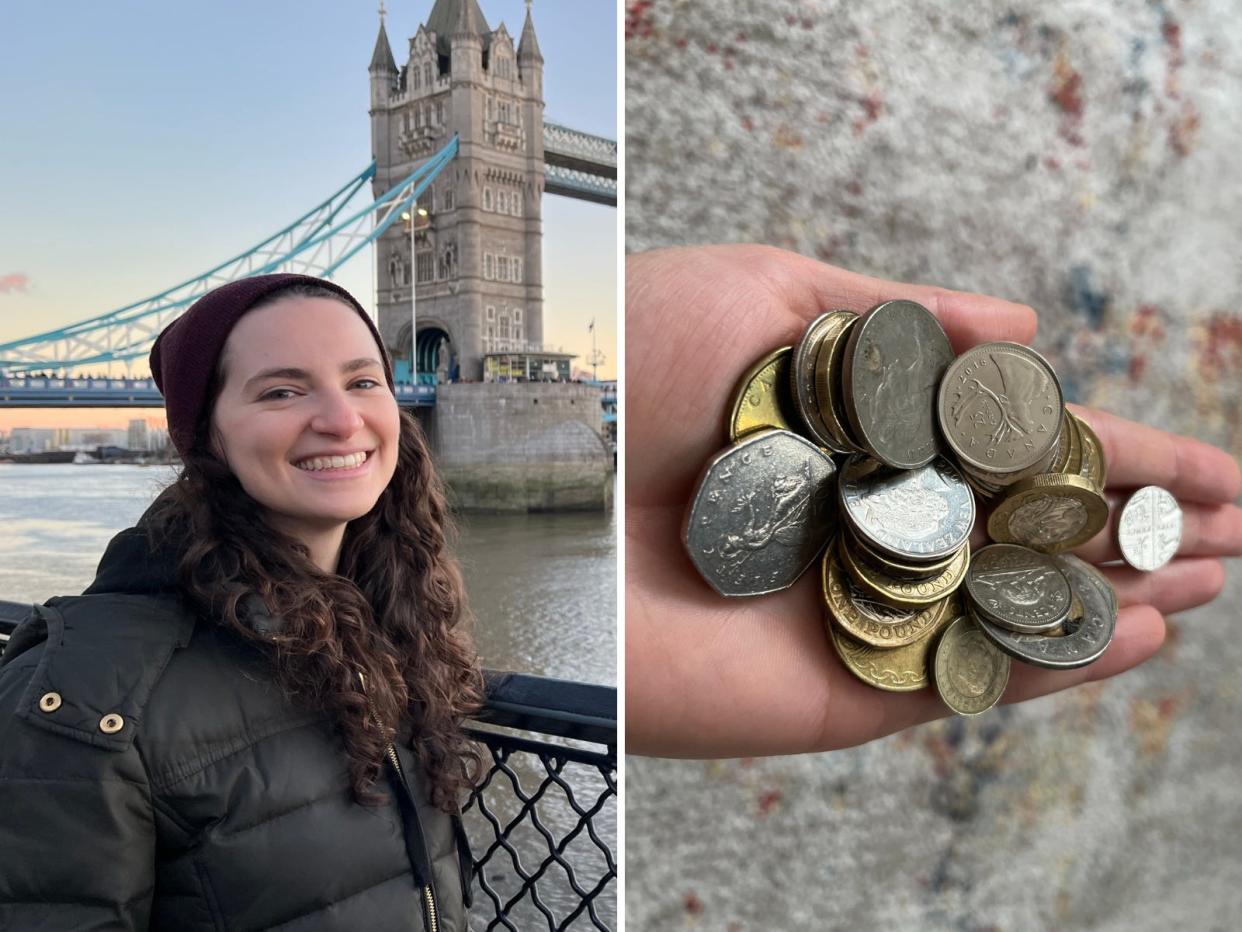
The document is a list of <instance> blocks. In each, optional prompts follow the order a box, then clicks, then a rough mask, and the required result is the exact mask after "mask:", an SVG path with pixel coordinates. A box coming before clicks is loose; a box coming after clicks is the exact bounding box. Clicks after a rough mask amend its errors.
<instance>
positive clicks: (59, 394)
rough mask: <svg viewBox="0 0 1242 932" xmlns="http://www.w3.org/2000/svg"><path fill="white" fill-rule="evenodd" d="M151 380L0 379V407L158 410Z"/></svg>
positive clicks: (407, 397)
mask: <svg viewBox="0 0 1242 932" xmlns="http://www.w3.org/2000/svg"><path fill="white" fill-rule="evenodd" d="M435 403H436V387H435V386H434V385H421V384H420V385H411V384H410V383H408V382H398V383H397V404H399V405H401V406H402V407H405V408H427V407H431V406H433V405H434V404H435ZM616 403H617V391H616V388H613V387H609V388H606V389H604V390H602V391H601V392H600V404H602V405H603V406H604V408H605V409H607V408H609V407H610V406H615V405H616ZM162 407H164V396H163V395H161V394H160V390H159V389H158V388H156V387H155V380H154V379H97V378H89V379H79V378H51V377H38V378H32V377H29V376H27V377H23V378H4V377H0V408H162Z"/></svg>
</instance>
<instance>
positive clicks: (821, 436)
mask: <svg viewBox="0 0 1242 932" xmlns="http://www.w3.org/2000/svg"><path fill="white" fill-rule="evenodd" d="M857 316H858V315H856V314H855V313H854V312H853V311H828V312H827V313H826V314H820V315H819V316H818V317H816V318H815V319H814V320H813V321H811V323H810V326H808V327H807V328H806V332H805V333H804V334H803V335H802V339H801V340H800V341H798V345H797V346H796V347H794V353H793V363H792V365H791V367H790V370H789V380H790V384H791V386H792V387H793V396H794V403H795V405H796V406H797V409H798V413H799V415H800V416H801V421H802V423H804V424H805V425H806V428H807V431H808V432H809V433H810V435H811V437H812V438H813V439H814V440H815V442H816V443H818V444H820V446H824V447H827V448H828V449H829V450H832V451H833V452H834V453H849V452H850V450H848V449H847V448H846V447H845V446H844V445H842V444H841V443H840V442H839V441H838V440H837V438H836V437H834V436H833V435H832V431H830V430H829V429H828V427H827V425H826V424H824V421H823V418H822V417H821V416H820V404H819V398H818V396H817V395H816V394H815V362H816V360H817V359H818V358H819V347H820V344H821V343H823V341H824V339H825V338H826V337H828V336H829V335H835V334H837V333H839V332H840V331H841V329H842V328H843V327H844V326H845V325H846V324H848V323H849V322H850V321H852V320H854V319H855V317H857Z"/></svg>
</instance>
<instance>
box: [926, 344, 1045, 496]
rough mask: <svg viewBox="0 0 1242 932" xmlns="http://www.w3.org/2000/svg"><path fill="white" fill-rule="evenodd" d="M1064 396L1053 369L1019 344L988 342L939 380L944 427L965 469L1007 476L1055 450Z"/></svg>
mask: <svg viewBox="0 0 1242 932" xmlns="http://www.w3.org/2000/svg"><path fill="white" fill-rule="evenodd" d="M1064 408H1065V399H1064V398H1063V397H1062V395H1061V383H1060V382H1058V381H1057V376H1056V373H1055V372H1053V371H1052V367H1051V366H1050V365H1048V363H1047V361H1046V360H1045V359H1044V358H1043V357H1042V356H1040V355H1039V354H1038V353H1037V352H1035V351H1034V350H1033V349H1031V348H1030V347H1027V346H1022V345H1021V344H1019V343H983V344H981V345H979V346H975V347H972V348H971V349H968V350H967V351H966V352H964V353H963V354H962V355H961V356H959V357H957V359H956V360H954V362H953V364H952V365H951V366H949V368H948V371H946V372H945V375H944V380H943V381H942V382H941V383H940V394H939V399H938V402H937V405H936V411H937V416H938V418H939V420H940V429H941V431H942V432H943V433H944V438H945V440H946V441H947V442H948V444H949V446H950V447H952V449H953V452H954V453H956V454H957V456H958V458H959V459H960V460H961V462H962V465H963V467H965V468H970V469H975V470H984V471H986V472H988V473H991V474H994V475H996V476H1008V475H1012V474H1014V473H1019V472H1023V471H1024V470H1029V469H1031V468H1032V467H1034V466H1036V464H1038V463H1040V462H1042V461H1043V460H1045V459H1046V458H1047V457H1048V456H1049V454H1053V455H1055V450H1056V447H1057V443H1058V440H1059V437H1060V433H1061V417H1062V414H1063V412H1064Z"/></svg>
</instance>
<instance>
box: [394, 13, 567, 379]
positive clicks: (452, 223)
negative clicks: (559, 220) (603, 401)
mask: <svg viewBox="0 0 1242 932" xmlns="http://www.w3.org/2000/svg"><path fill="white" fill-rule="evenodd" d="M369 71H370V76H371V110H370V113H371V147H372V152H373V153H374V156H375V160H376V171H375V179H374V182H373V189H374V193H375V196H376V197H379V196H380V195H382V194H384V193H386V192H387V191H388V190H389V189H390V188H391V187H392V186H393V185H395V184H397V183H398V182H399V181H401V179H403V178H404V177H406V176H407V175H408V174H409V173H410V172H412V171H413V170H414V169H415V168H416V167H417V166H418V165H419V164H421V163H422V162H424V161H426V160H427V159H428V158H429V157H430V156H431V155H433V154H434V153H435V152H436V151H437V150H439V149H440V148H441V147H442V146H444V145H445V144H446V143H447V142H448V141H449V140H450V139H452V137H453V134H454V133H456V134H457V135H458V137H459V144H460V149H459V152H458V155H457V157H456V158H455V159H453V160H452V161H451V162H450V163H449V164H448V165H447V166H446V167H445V168H444V170H443V171H442V172H441V173H440V175H439V177H438V178H437V179H436V180H435V182H434V183H433V185H432V187H431V188H430V189H429V190H428V191H427V192H425V193H424V194H423V195H422V197H421V198H420V199H419V203H418V207H419V211H418V213H417V215H416V216H414V217H411V218H410V219H409V220H402V221H398V222H397V223H394V224H393V225H392V226H391V227H390V228H389V229H388V231H387V232H386V233H385V234H384V236H383V237H381V238H380V240H379V241H378V249H377V253H376V255H377V260H376V261H377V263H378V266H379V267H378V268H377V270H376V273H377V277H376V281H377V284H378V289H377V296H378V301H379V324H380V330H381V332H382V334H383V336H384V340H385V341H386V342H387V344H388V348H389V350H390V351H391V352H392V354H393V358H394V360H396V361H397V363H398V368H401V369H404V366H403V363H404V364H405V365H408V361H409V359H410V356H411V348H412V341H411V333H410V321H411V314H410V288H411V287H416V288H417V293H416V295H415V297H416V305H415V306H416V320H417V331H418V332H417V335H416V337H417V356H418V359H417V371H419V372H424V373H431V372H435V373H438V374H439V375H440V377H441V379H443V378H445V377H448V378H461V379H466V380H479V379H481V378H482V373H483V354H484V353H489V352H520V351H524V350H526V349H528V348H529V349H538V348H539V347H540V346H541V344H542V341H543V259H542V220H541V217H542V205H541V202H542V197H543V186H544V162H543V56H542V55H541V54H540V52H539V43H538V41H537V39H536V38H535V27H534V23H533V22H532V20H531V11H530V2H529V0H528V2H527V4H526V22H525V24H524V25H523V28H522V34H521V37H520V40H519V42H518V44H517V45H516V46H515V45H514V41H513V38H512V37H511V36H510V35H509V32H508V30H507V29H506V28H505V25H504V24H503V23H501V24H500V25H498V26H497V27H496V29H494V30H492V29H490V28H489V27H488V25H487V21H486V20H485V19H484V17H483V12H482V10H480V9H479V4H478V2H477V0H435V5H434V6H433V7H432V9H431V13H430V14H429V15H428V17H427V21H426V22H425V23H424V24H423V25H421V26H420V27H419V28H418V32H417V33H416V34H415V35H414V37H413V38H412V39H410V42H409V55H408V60H407V61H406V63H405V64H404V65H403V66H402V67H400V68H398V67H397V64H396V62H395V60H394V59H393V54H392V50H391V47H390V46H389V42H388V34H387V32H385V30H384V24H383V21H382V20H381V22H380V31H379V36H378V38H377V39H376V42H375V53H374V54H373V55H372V57H371V65H370V69H369ZM423 211H426V215H425V216H424V215H423ZM410 223H413V224H414V238H415V243H414V246H413V252H414V255H413V261H412V262H411V255H410V253H411V243H410V226H409V224H410Z"/></svg>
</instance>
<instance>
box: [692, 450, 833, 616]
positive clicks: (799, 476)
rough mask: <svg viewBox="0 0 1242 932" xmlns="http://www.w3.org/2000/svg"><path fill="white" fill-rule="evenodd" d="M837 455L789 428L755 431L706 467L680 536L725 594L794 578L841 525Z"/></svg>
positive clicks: (774, 587) (782, 584) (774, 586)
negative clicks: (835, 482) (837, 517)
mask: <svg viewBox="0 0 1242 932" xmlns="http://www.w3.org/2000/svg"><path fill="white" fill-rule="evenodd" d="M835 476H836V466H834V465H833V462H832V459H831V458H830V457H829V456H827V455H826V454H825V453H824V452H823V451H822V450H820V449H819V448H817V447H816V446H815V444H813V443H811V442H810V441H809V440H805V439H804V438H802V437H799V436H798V435H797V434H794V433H791V432H790V431H787V430H767V431H760V432H759V433H755V434H751V435H749V436H747V437H745V438H743V439H742V440H740V441H738V442H737V443H735V444H734V445H733V446H731V447H729V448H728V449H726V450H724V451H722V452H720V453H718V454H717V455H716V456H714V457H712V459H711V461H710V462H709V463H708V464H707V468H706V469H704V470H703V474H702V476H701V477H700V479H699V483H698V487H697V489H696V490H695V493H694V498H693V500H692V502H691V505H690V509H689V511H688V512H687V513H686V522H685V526H684V528H683V533H682V539H683V540H684V542H685V544H686V549H687V550H688V551H689V553H690V559H691V560H692V561H693V562H694V565H695V567H696V568H697V569H698V571H699V572H700V573H701V574H702V576H703V578H704V579H705V580H707V582H708V584H709V585H710V586H711V587H712V588H713V589H715V590H716V591H717V592H719V593H720V594H721V595H725V596H746V595H762V594H764V593H765V592H776V591H778V590H781V589H787V588H788V587H790V586H792V585H793V583H794V581H795V580H796V579H797V578H798V577H799V576H801V575H802V574H803V573H804V572H805V571H806V570H807V569H808V568H809V567H810V565H811V564H812V563H814V562H815V558H816V557H818V556H819V554H820V553H821V552H822V551H823V549H824V545H825V544H827V543H828V541H829V540H830V539H831V537H832V535H833V531H834V530H835V512H836V510H835V507H834V505H835V495H834V491H835V490H834V488H833V479H834V478H835Z"/></svg>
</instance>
